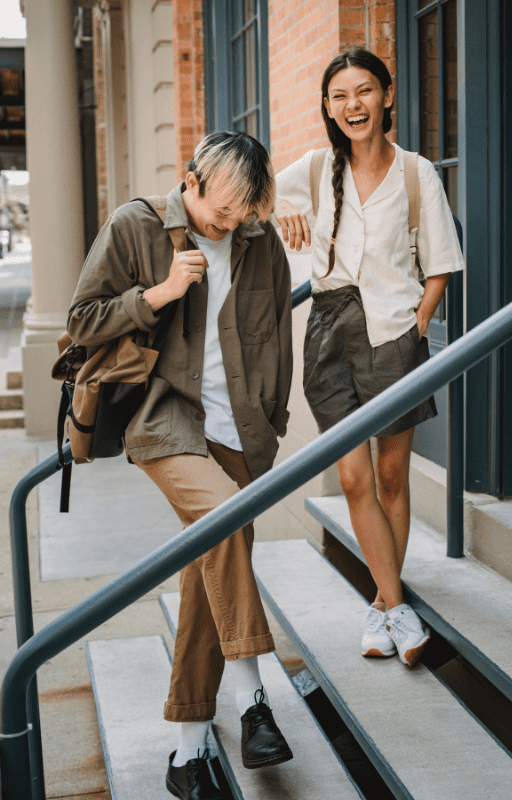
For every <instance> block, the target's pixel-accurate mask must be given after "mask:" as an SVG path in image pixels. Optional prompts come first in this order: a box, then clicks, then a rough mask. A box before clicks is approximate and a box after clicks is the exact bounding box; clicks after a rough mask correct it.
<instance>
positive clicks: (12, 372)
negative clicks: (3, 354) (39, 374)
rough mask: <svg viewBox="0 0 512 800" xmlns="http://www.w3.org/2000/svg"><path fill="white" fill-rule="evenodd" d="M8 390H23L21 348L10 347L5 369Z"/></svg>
mask: <svg viewBox="0 0 512 800" xmlns="http://www.w3.org/2000/svg"><path fill="white" fill-rule="evenodd" d="M5 376H6V383H7V389H22V388H23V368H22V360H21V347H10V348H9V353H8V356H7V364H6V368H5Z"/></svg>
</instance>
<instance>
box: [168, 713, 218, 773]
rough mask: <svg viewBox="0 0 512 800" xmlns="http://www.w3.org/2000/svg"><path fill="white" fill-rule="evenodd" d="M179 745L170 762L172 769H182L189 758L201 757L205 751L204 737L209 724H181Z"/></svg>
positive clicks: (206, 734)
mask: <svg viewBox="0 0 512 800" xmlns="http://www.w3.org/2000/svg"><path fill="white" fill-rule="evenodd" d="M180 726H181V727H180V743H179V745H178V749H177V751H176V755H175V756H174V760H173V762H172V765H173V767H182V766H183V765H184V764H186V763H187V761H190V759H191V758H197V757H198V756H197V753H198V751H199V756H200V757H202V755H203V753H204V751H205V750H206V737H207V736H208V728H209V727H210V722H209V721H208V722H181V723H180Z"/></svg>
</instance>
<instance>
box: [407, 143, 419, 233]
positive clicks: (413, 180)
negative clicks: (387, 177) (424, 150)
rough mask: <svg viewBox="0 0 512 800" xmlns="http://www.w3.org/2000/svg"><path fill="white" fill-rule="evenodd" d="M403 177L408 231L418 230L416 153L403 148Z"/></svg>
mask: <svg viewBox="0 0 512 800" xmlns="http://www.w3.org/2000/svg"><path fill="white" fill-rule="evenodd" d="M404 178H405V188H406V189H407V197H408V198H409V231H410V232H412V231H413V230H414V229H416V230H418V227H419V223H420V179H419V177H418V154H417V153H410V152H409V151H408V150H404Z"/></svg>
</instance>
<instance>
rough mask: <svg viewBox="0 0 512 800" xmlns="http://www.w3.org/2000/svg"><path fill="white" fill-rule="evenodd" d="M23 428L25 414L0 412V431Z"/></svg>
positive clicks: (21, 412) (20, 412)
mask: <svg viewBox="0 0 512 800" xmlns="http://www.w3.org/2000/svg"><path fill="white" fill-rule="evenodd" d="M24 427H25V413H24V412H23V411H0V429H1V428H24Z"/></svg>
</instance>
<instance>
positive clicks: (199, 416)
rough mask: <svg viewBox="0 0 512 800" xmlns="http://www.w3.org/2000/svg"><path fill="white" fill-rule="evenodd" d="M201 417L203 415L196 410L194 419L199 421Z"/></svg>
mask: <svg viewBox="0 0 512 800" xmlns="http://www.w3.org/2000/svg"><path fill="white" fill-rule="evenodd" d="M202 418H203V415H202V414H200V413H199V411H198V412H197V414H196V419H198V420H199V421H201V420H202Z"/></svg>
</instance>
